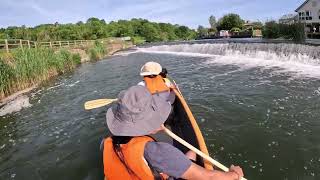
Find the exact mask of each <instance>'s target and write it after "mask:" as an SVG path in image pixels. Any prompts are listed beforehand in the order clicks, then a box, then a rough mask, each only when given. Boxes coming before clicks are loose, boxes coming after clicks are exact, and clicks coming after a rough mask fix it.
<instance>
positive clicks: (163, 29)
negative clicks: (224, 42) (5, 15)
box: [0, 18, 197, 42]
mask: <svg viewBox="0 0 320 180" xmlns="http://www.w3.org/2000/svg"><path fill="white" fill-rule="evenodd" d="M196 35H197V34H196V31H195V30H192V29H190V28H188V27H187V26H180V25H172V24H170V23H155V22H150V21H148V20H145V19H131V20H119V21H111V22H110V23H106V22H105V20H103V19H98V18H89V19H88V20H87V21H86V22H82V21H79V22H78V23H75V24H72V23H70V24H59V23H58V22H57V23H55V24H42V25H39V26H36V27H26V26H21V27H16V26H12V27H8V28H1V29H0V39H26V40H33V41H59V40H95V39H102V38H108V37H126V36H130V37H132V38H133V40H134V41H147V42H157V41H174V40H190V39H194V38H196Z"/></svg>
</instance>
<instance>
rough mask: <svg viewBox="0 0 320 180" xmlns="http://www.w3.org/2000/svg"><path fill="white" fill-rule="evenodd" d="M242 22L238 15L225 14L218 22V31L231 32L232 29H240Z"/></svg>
mask: <svg viewBox="0 0 320 180" xmlns="http://www.w3.org/2000/svg"><path fill="white" fill-rule="evenodd" d="M243 24H244V20H242V19H241V17H240V16H239V15H238V14H233V13H231V14H227V15H225V16H223V17H222V18H221V19H219V21H218V25H217V29H218V30H231V29H232V28H234V27H237V28H242V27H243Z"/></svg>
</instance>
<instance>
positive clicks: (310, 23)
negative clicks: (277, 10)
mask: <svg viewBox="0 0 320 180" xmlns="http://www.w3.org/2000/svg"><path fill="white" fill-rule="evenodd" d="M296 12H297V13H298V15H299V21H300V22H301V23H303V24H305V32H306V34H307V36H308V37H309V38H320V30H319V29H320V0H306V1H305V2H304V3H303V4H302V5H301V6H300V7H298V9H296Z"/></svg>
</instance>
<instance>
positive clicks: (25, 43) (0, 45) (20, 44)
mask: <svg viewBox="0 0 320 180" xmlns="http://www.w3.org/2000/svg"><path fill="white" fill-rule="evenodd" d="M101 41H102V42H105V41H106V40H101ZM94 42H95V40H70V41H49V42H37V41H30V40H23V39H0V50H5V51H6V52H9V51H10V49H15V48H29V49H30V48H38V47H48V48H61V47H83V46H92V45H93V44H94Z"/></svg>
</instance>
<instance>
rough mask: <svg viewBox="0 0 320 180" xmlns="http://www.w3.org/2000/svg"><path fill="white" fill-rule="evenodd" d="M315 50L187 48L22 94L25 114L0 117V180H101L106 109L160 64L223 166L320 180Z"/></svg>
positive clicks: (148, 54)
mask: <svg viewBox="0 0 320 180" xmlns="http://www.w3.org/2000/svg"><path fill="white" fill-rule="evenodd" d="M319 49H320V48H319V47H312V46H303V45H290V44H260V43H252V44H250V43H185V44H182V43H181V44H175V45H161V46H149V47H141V48H137V49H135V50H132V51H130V52H123V53H120V54H119V55H116V56H113V57H111V58H108V59H106V60H103V61H99V62H96V63H89V64H83V65H81V67H80V68H78V69H77V70H76V71H75V72H74V73H71V74H67V75H64V76H61V77H59V78H57V79H54V80H52V81H50V82H47V83H45V84H44V85H43V86H42V87H40V88H37V89H35V90H33V91H32V92H30V93H29V94H27V96H28V98H29V102H30V104H31V107H28V108H24V109H23V110H21V111H19V112H16V113H13V114H11V115H6V116H2V117H0V162H1V163H0V179H86V180H89V179H102V178H103V170H102V156H101V152H100V151H99V145H100V141H101V139H102V138H103V137H105V136H107V135H108V130H107V128H106V123H105V112H106V108H100V109H96V110H92V111H85V110H84V109H83V104H84V102H85V101H87V100H91V99H97V98H114V97H116V95H117V94H118V93H119V91H121V90H123V89H126V88H128V87H129V86H132V85H135V84H136V83H138V82H139V81H140V80H141V79H140V77H139V75H138V72H139V70H140V67H141V66H142V65H143V64H144V63H145V62H147V61H157V62H159V63H161V64H162V65H163V66H164V67H166V68H167V69H168V71H169V74H170V76H171V77H172V78H174V79H175V81H176V82H177V83H178V84H179V87H180V89H181V91H182V93H183V94H184V97H185V98H186V100H187V102H188V103H189V105H190V107H191V110H192V111H193V113H194V115H195V117H196V119H197V120H198V123H199V126H200V128H201V129H202V132H203V135H204V137H205V140H206V142H207V144H208V149H209V151H210V154H211V155H212V156H213V157H214V158H215V159H217V160H218V161H220V162H221V163H223V164H225V165H227V166H229V165H231V164H238V165H240V166H242V167H243V170H244V172H245V174H246V177H247V178H248V179H251V180H258V179H259V180H270V179H274V180H297V179H299V180H300V179H303V180H304V179H305V180H313V179H314V180H316V179H320V136H319V135H320V110H319V108H320V60H319V57H320V50H319Z"/></svg>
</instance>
